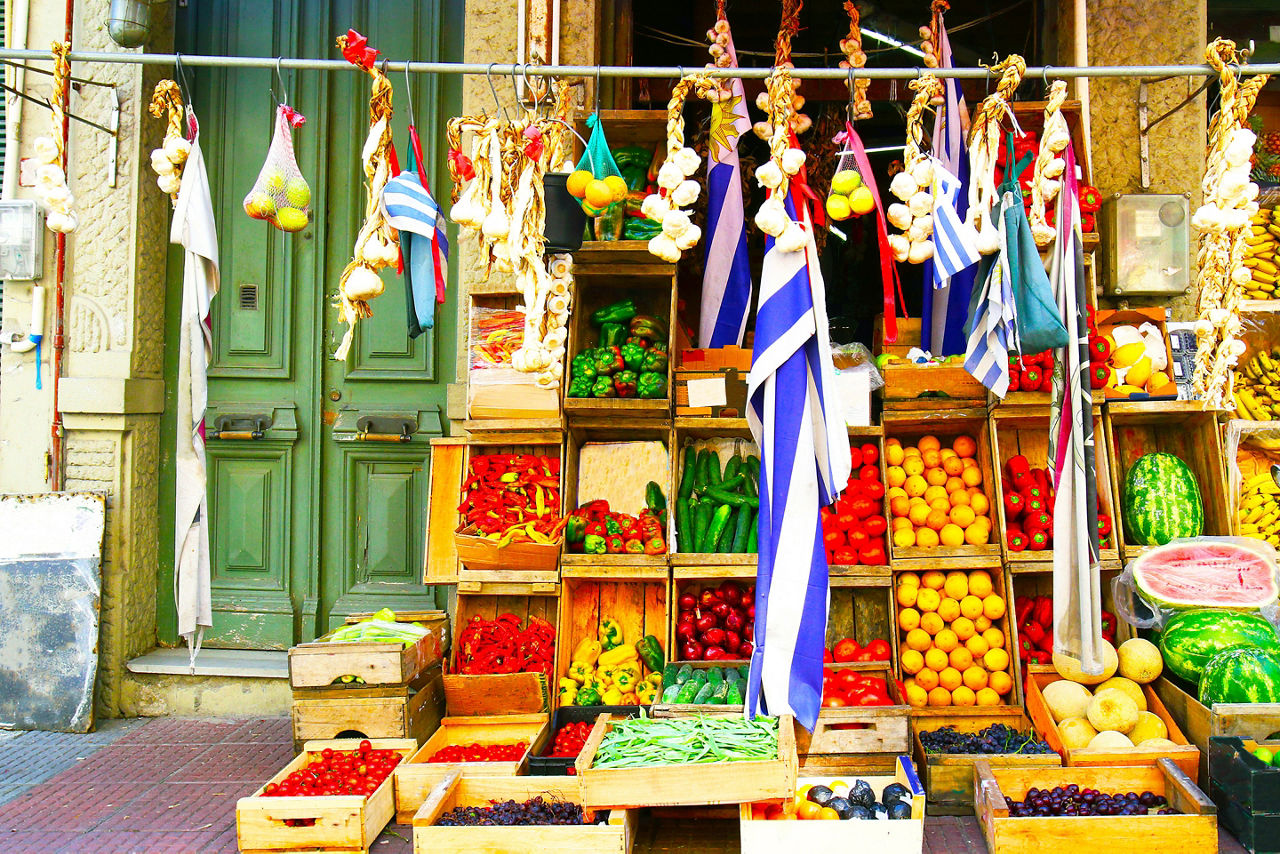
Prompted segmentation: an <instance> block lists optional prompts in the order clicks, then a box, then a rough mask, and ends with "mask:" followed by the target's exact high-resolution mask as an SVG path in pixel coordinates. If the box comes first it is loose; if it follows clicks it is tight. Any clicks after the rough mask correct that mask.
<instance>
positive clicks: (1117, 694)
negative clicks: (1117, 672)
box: [1085, 688, 1138, 733]
mask: <svg viewBox="0 0 1280 854" xmlns="http://www.w3.org/2000/svg"><path fill="white" fill-rule="evenodd" d="M1085 717H1087V718H1088V719H1089V723H1090V724H1092V725H1093V728H1094V729H1096V730H1097V731H1098V732H1105V731H1107V730H1114V731H1115V732H1120V733H1127V732H1129V731H1130V730H1131V729H1133V728H1134V727H1135V726H1137V725H1138V704H1137V703H1135V702H1133V699H1132V698H1131V697H1129V695H1128V694H1126V693H1124V692H1123V691H1120V690H1118V689H1116V688H1109V689H1107V690H1106V691H1099V692H1098V693H1097V694H1094V695H1093V700H1092V701H1090V703H1089V709H1088V711H1086V712H1085Z"/></svg>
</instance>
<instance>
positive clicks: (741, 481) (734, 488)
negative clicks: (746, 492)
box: [713, 472, 747, 493]
mask: <svg viewBox="0 0 1280 854" xmlns="http://www.w3.org/2000/svg"><path fill="white" fill-rule="evenodd" d="M746 482H747V476H746V475H745V474H742V473H741V472H739V473H738V474H735V475H734V476H733V477H729V476H727V475H726V476H725V479H724V480H722V481H721V482H720V484H719V485H718V486H716V487H713V488H714V489H715V490H717V491H718V492H728V493H734V492H741V491H742V487H743V486H745V485H746Z"/></svg>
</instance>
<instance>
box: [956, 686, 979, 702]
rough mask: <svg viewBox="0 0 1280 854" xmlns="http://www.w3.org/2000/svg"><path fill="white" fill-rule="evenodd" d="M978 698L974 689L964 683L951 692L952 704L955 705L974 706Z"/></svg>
mask: <svg viewBox="0 0 1280 854" xmlns="http://www.w3.org/2000/svg"><path fill="white" fill-rule="evenodd" d="M977 700H978V698H977V696H976V695H975V694H974V693H973V691H972V690H970V689H969V688H966V687H965V686H963V685H961V686H960V687H959V688H957V689H955V690H954V691H952V692H951V705H953V706H972V705H973V704H974V703H976V702H977Z"/></svg>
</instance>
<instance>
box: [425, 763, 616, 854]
mask: <svg viewBox="0 0 1280 854" xmlns="http://www.w3.org/2000/svg"><path fill="white" fill-rule="evenodd" d="M531 798H542V799H543V800H545V801H552V802H560V803H571V804H579V805H580V804H581V803H582V795H581V792H580V791H579V786H578V782H577V781H576V780H574V779H572V778H569V777H565V778H561V779H557V778H554V777H513V778H509V779H503V778H498V777H465V776H461V775H458V774H450V775H449V776H448V777H447V778H445V779H444V780H441V781H440V782H439V783H438V784H436V786H435V787H434V788H433V789H432V790H431V792H430V794H429V795H428V796H427V799H426V800H425V801H424V802H423V804H422V806H421V808H419V809H418V811H417V812H415V813H414V815H413V850H414V852H415V854H471V852H478V851H492V852H503V854H541V852H545V851H553V852H556V854H629V852H630V851H631V846H632V845H633V844H634V843H635V836H636V825H637V822H638V819H639V816H638V815H637V814H636V812H635V811H634V810H611V811H609V813H608V815H607V819H606V823H604V824H583V825H526V826H510V827H503V826H496V825H484V826H468V827H459V826H443V825H440V824H439V823H438V822H439V821H440V817H441V816H442V815H444V814H446V813H448V812H449V811H450V810H453V809H457V808H459V807H481V808H483V807H488V806H490V805H491V804H493V803H495V802H499V803H500V802H503V801H515V802H516V803H523V802H525V801H527V800H529V799H531Z"/></svg>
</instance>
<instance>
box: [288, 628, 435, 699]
mask: <svg viewBox="0 0 1280 854" xmlns="http://www.w3.org/2000/svg"><path fill="white" fill-rule="evenodd" d="M397 616H401V617H402V618H403V617H405V616H419V615H416V614H413V613H409V612H405V614H402V615H397ZM420 616H422V617H425V619H423V620H422V622H424V623H426V626H427V629H428V634H426V635H423V637H422V638H421V639H420V640H419V641H418V642H417V643H415V644H412V645H406V644H395V643H383V642H381V641H368V642H365V643H330V642H328V641H326V638H328V637H329V635H324V636H323V637H320V638H317V639H316V640H314V641H311V642H310V643H301V644H298V645H297V646H295V647H292V648H291V649H290V650H289V685H290V686H291V687H293V688H294V689H298V688H327V687H330V686H333V685H334V683H338V684H339V685H341V684H344V683H342V682H341V679H342V677H344V676H358V677H360V678H361V679H363V680H364V687H370V688H372V687H375V686H379V685H383V686H406V685H410V684H412V683H414V682H418V681H420V678H421V677H422V676H423V674H425V673H426V672H427V670H429V669H430V668H432V667H434V666H435V665H437V664H439V663H440V662H441V661H443V660H444V654H445V651H446V650H447V649H449V618H448V617H447V616H446V615H445V614H444V613H443V612H439V611H433V612H430V613H429V614H422V615H420ZM408 622H414V620H408ZM346 684H350V683H346ZM335 687H336V686H335Z"/></svg>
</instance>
